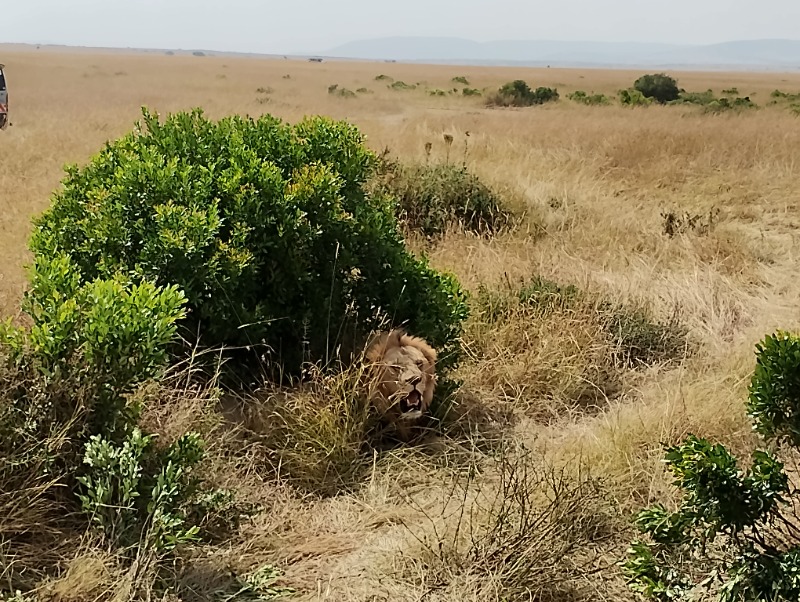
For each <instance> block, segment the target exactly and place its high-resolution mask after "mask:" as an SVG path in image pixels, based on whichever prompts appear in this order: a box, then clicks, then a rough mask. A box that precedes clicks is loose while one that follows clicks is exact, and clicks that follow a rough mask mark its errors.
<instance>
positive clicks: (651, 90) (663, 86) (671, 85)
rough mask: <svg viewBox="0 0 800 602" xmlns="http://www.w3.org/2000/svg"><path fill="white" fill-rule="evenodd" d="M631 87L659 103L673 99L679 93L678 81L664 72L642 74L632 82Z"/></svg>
mask: <svg viewBox="0 0 800 602" xmlns="http://www.w3.org/2000/svg"><path fill="white" fill-rule="evenodd" d="M633 87H634V89H636V90H639V92H641V93H642V94H644V95H645V96H646V97H647V98H652V99H654V100H656V101H657V102H660V103H661V104H664V103H666V102H669V101H671V100H675V99H677V98H678V96H679V95H680V89H679V88H678V82H676V81H675V80H674V79H673V78H671V77H670V76H669V75H666V74H665V73H655V74H651V75H643V76H642V77H640V78H639V79H637V80H636V82H634V84H633Z"/></svg>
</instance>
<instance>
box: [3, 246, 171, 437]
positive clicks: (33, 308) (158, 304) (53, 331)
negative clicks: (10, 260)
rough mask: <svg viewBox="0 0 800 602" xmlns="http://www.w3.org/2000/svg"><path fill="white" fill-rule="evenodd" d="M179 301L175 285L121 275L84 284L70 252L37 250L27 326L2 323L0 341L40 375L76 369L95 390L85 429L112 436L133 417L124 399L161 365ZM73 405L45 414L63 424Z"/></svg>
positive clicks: (51, 376) (22, 395)
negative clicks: (56, 413)
mask: <svg viewBox="0 0 800 602" xmlns="http://www.w3.org/2000/svg"><path fill="white" fill-rule="evenodd" d="M184 303H185V298H184V295H183V293H182V292H181V291H180V290H178V289H177V287H175V286H167V287H164V288H162V287H157V286H155V285H153V284H151V283H150V282H147V281H143V282H140V283H138V284H136V283H131V282H130V281H128V280H127V279H126V278H125V277H124V276H123V275H122V274H121V273H117V274H115V275H113V276H110V278H109V279H108V280H103V279H101V277H100V276H99V275H98V274H95V275H93V278H92V279H86V280H85V281H83V282H82V281H81V274H80V270H79V268H78V267H77V265H76V264H75V262H73V261H72V259H71V258H70V257H69V256H68V255H66V254H64V253H60V252H56V253H55V254H54V255H53V256H50V257H47V256H44V255H39V256H37V257H36V259H35V261H34V264H33V266H32V271H31V286H30V289H29V290H28V291H27V292H26V294H25V299H24V301H23V309H24V311H25V312H26V313H27V314H28V316H29V317H30V319H31V322H32V325H31V327H30V330H22V329H16V328H13V327H12V326H11V325H10V323H7V324H6V325H4V326H2V327H0V345H2V346H3V347H4V348H5V349H7V350H8V351H7V352H8V353H10V354H11V357H12V358H13V361H14V362H16V363H17V364H20V363H28V364H30V368H31V369H32V370H34V371H35V372H38V373H40V374H42V376H43V377H44V378H47V379H53V380H58V379H59V378H61V377H62V376H63V375H64V374H65V373H66V372H69V371H73V372H75V373H76V377H77V378H79V379H80V380H81V381H82V383H83V386H84V387H90V388H91V390H92V391H93V392H94V393H93V394H92V395H90V396H89V397H90V400H91V405H90V406H88V407H84V408H83V409H82V411H83V412H84V421H85V423H86V427H87V428H88V430H89V432H91V433H101V432H108V433H110V432H114V431H116V430H117V429H120V428H122V429H124V428H126V427H127V425H128V424H130V423H131V422H132V421H135V418H136V416H135V408H131V407H130V406H129V404H128V403H127V400H126V396H127V395H128V394H129V393H130V392H131V391H133V389H134V387H135V386H136V385H138V384H140V383H142V382H144V381H145V380H147V379H149V378H152V377H155V376H157V375H158V373H159V371H160V370H161V368H163V367H164V365H165V364H166V361H167V350H168V345H169V344H170V343H171V342H172V341H173V340H174V338H175V335H176V332H177V323H178V321H179V320H181V319H182V318H184V317H185V311H184V309H183V306H184ZM26 398H27V392H26V391H19V392H18V399H17V401H16V403H21V404H24V403H25V399H26ZM76 409H77V408H75V407H67V408H64V409H63V412H62V414H61V415H60V416H59V417H58V418H56V417H55V416H51V417H50V419H53V420H55V422H56V423H57V424H65V423H66V421H67V420H68V419H69V417H70V416H71V415H72V413H73V412H74V411H76ZM42 418H43V417H42Z"/></svg>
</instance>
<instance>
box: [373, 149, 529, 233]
mask: <svg viewBox="0 0 800 602" xmlns="http://www.w3.org/2000/svg"><path fill="white" fill-rule="evenodd" d="M375 186H376V187H377V188H378V189H379V190H381V191H383V192H384V193H385V194H387V195H390V196H392V197H394V198H396V199H397V202H398V205H397V211H398V219H399V221H400V223H401V224H402V225H403V226H404V227H405V228H406V229H408V230H411V231H415V232H419V233H421V234H423V235H425V236H438V235H441V234H443V233H444V232H445V230H447V228H448V227H451V226H456V227H461V228H464V229H466V230H468V231H471V232H475V233H478V234H493V233H496V232H499V231H500V230H502V229H504V228H507V227H509V226H510V225H511V222H512V220H513V214H512V212H511V211H510V210H509V209H508V208H506V207H505V206H504V203H503V201H502V200H501V199H500V198H499V197H498V196H497V194H496V193H495V192H494V191H492V190H491V189H490V188H489V187H488V186H486V184H484V183H483V182H482V181H481V180H480V179H479V178H478V177H477V176H475V175H474V174H472V173H470V172H469V171H468V170H467V168H466V167H464V166H459V165H452V164H437V165H410V166H405V165H401V164H399V163H397V162H393V161H389V160H384V161H383V163H382V167H381V169H380V170H379V174H378V178H377V180H376V182H375Z"/></svg>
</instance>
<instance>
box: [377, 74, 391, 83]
mask: <svg viewBox="0 0 800 602" xmlns="http://www.w3.org/2000/svg"><path fill="white" fill-rule="evenodd" d="M375 81H377V82H380V81H389V82H393V81H394V79H393V78H391V77H389V76H388V75H383V74H381V75H376V76H375Z"/></svg>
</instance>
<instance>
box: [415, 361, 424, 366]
mask: <svg viewBox="0 0 800 602" xmlns="http://www.w3.org/2000/svg"><path fill="white" fill-rule="evenodd" d="M416 364H417V366H419V367H420V368H422V366H424V365H425V362H424V361H423V360H417V361H416Z"/></svg>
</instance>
